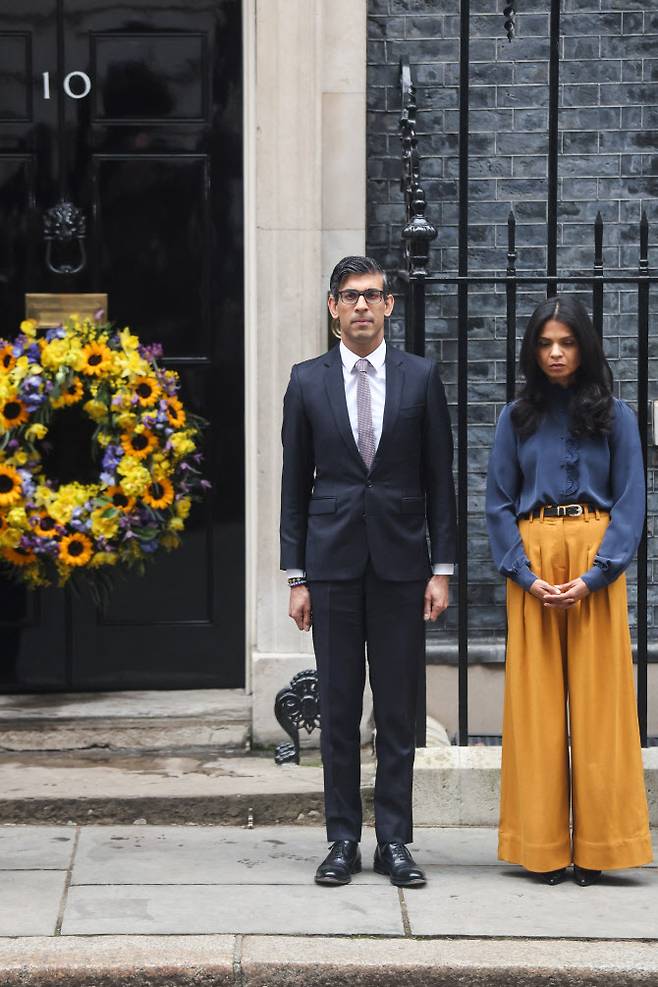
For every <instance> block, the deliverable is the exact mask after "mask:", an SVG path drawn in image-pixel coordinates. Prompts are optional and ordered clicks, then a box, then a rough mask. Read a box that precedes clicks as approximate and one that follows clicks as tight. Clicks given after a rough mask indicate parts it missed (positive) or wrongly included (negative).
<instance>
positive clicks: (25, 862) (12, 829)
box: [0, 826, 75, 870]
mask: <svg viewBox="0 0 658 987" xmlns="http://www.w3.org/2000/svg"><path fill="white" fill-rule="evenodd" d="M74 843H75V829H74V828H73V827H71V826H0V870H66V869H67V868H68V866H69V864H70V862H71V855H72V853H73V846H74Z"/></svg>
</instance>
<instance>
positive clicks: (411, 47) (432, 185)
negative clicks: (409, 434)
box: [367, 0, 658, 654]
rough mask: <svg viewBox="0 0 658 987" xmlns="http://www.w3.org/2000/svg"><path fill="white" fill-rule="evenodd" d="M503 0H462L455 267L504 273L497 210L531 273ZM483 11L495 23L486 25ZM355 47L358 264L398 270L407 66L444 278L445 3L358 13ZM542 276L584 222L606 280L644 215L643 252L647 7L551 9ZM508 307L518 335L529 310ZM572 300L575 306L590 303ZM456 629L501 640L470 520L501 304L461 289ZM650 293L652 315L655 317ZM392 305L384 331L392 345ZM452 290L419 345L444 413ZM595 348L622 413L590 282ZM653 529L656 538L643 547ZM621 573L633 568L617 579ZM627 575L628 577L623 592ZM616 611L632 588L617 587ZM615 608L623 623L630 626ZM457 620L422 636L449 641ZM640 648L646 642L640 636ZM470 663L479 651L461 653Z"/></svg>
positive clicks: (452, 74)
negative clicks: (555, 180)
mask: <svg viewBox="0 0 658 987" xmlns="http://www.w3.org/2000/svg"><path fill="white" fill-rule="evenodd" d="M503 6H504V4H503V3H502V0H501V2H500V3H499V4H496V3H494V2H492V0H471V42H470V44H471V71H470V79H471V81H470V106H471V114H470V141H469V147H470V168H469V198H470V209H469V265H470V270H471V271H477V270H497V271H499V272H504V270H505V266H506V243H507V226H506V222H507V215H508V213H509V210H510V208H513V209H514V212H515V215H516V219H517V251H518V261H517V266H518V270H519V271H523V272H541V271H542V270H544V269H545V264H546V195H547V174H548V156H547V151H548V136H547V127H548V109H547V105H548V55H549V40H548V35H549V10H550V2H549V0H520V2H519V4H518V7H519V10H520V11H521V12H520V13H519V14H518V15H517V18H516V24H517V37H516V38H515V39H514V40H513V41H512V42H511V43H509V42H508V40H507V38H506V35H505V30H504V23H503V22H504V18H503V16H502V9H503ZM495 7H498V8H499V11H500V12H498V13H491V11H492V9H494V8H495ZM368 28H369V42H368V107H369V111H368V234H367V241H368V251H369V252H370V253H372V254H373V255H374V256H376V257H377V258H378V259H379V260H380V261H381V262H382V263H383V264H384V265H385V266H386V268H387V269H388V270H389V271H394V270H396V269H397V268H398V266H399V263H400V229H401V225H402V223H403V205H402V197H401V194H400V190H399V175H400V143H399V138H398V118H399V110H400V96H399V90H398V63H399V59H400V56H401V55H403V54H406V55H407V56H408V57H409V60H410V62H411V66H412V74H413V77H414V80H415V82H416V85H417V88H418V106H419V113H418V132H419V138H420V140H419V148H420V151H421V155H422V164H421V174H422V178H423V184H424V187H425V190H426V193H427V196H428V217H429V218H430V219H431V221H432V222H433V223H434V224H435V225H436V226H437V228H438V231H439V235H438V239H437V240H436V241H435V243H434V247H433V253H432V262H431V267H432V270H433V271H435V272H438V273H441V272H443V273H445V272H448V271H452V270H454V269H455V268H456V266H457V248H456V245H457V194H458V188H457V175H458V137H457V134H458V101H459V92H458V71H459V66H458V59H459V0H370V2H369V18H368ZM561 29H562V42H561V44H562V49H561V55H562V61H561V70H560V80H561V86H560V121H559V122H560V158H559V202H560V206H559V229H558V245H559V246H558V264H559V268H560V270H562V271H567V270H569V271H573V272H576V271H586V272H589V271H590V270H591V267H592V262H593V222H594V219H595V216H596V213H597V210H600V211H601V214H602V216H603V219H604V223H605V227H604V265H605V269H606V272H612V271H619V270H624V269H630V270H632V271H636V270H637V262H638V243H639V234H638V226H639V220H640V215H641V210H642V209H645V210H646V213H647V216H648V218H649V222H650V224H651V236H650V240H651V242H652V243H654V244H655V241H656V235H655V231H656V230H658V5H657V0H562V23H561ZM541 297H542V294H541V291H540V290H537V291H529V292H523V293H521V294H520V295H519V320H518V324H517V336H518V337H520V336H522V334H523V329H524V327H525V321H526V319H527V316H528V314H529V312H530V311H531V310H532V308H533V307H534V305H535V304H536V303H537V302H538V301H539V300H540V299H541ZM581 297H582V300H583V301H584V302H585V303H586V304H587V305H588V306H590V307H591V294H589V293H583V294H582V295H581ZM469 299H470V300H469V315H470V318H469V326H468V329H469V340H470V342H469V367H468V380H469V387H468V393H469V407H468V418H469V478H468V484H469V512H470V516H469V535H470V546H469V561H470V576H471V584H470V592H469V621H470V627H471V637H472V638H473V641H474V645H477V642H478V640H479V641H481V642H491V641H498V642H500V639H501V636H502V634H503V633H504V609H503V602H504V586H503V584H502V582H501V579H500V578H499V576H498V574H497V573H496V572H495V570H494V568H493V566H492V564H491V561H490V557H489V549H488V543H487V538H486V531H485V525H484V520H483V513H482V511H483V492H484V479H485V470H486V463H487V459H488V454H489V448H490V444H491V440H492V436H493V431H494V427H495V422H496V419H497V416H498V414H499V412H500V409H501V407H502V404H503V402H504V400H505V383H504V382H505V346H504V337H505V332H506V326H505V297H504V294H503V293H502V291H501V290H500V289H499V290H497V291H494V290H493V288H492V287H487V288H486V289H483V290H479V291H475V290H471V291H470V293H469ZM656 307H657V306H656V302H655V292H652V312H655V311H656ZM403 310H404V300H403V298H399V299H398V305H397V307H396V312H395V313H394V317H393V318H392V319H391V325H390V336H391V339H392V340H393V341H394V342H399V341H401V339H402V338H403V315H404V311H403ZM456 311H457V306H456V298H455V294H454V289H453V288H451V287H448V286H442V287H441V289H438V288H434V289H433V290H432V292H431V297H430V298H429V299H428V306H427V341H428V342H427V349H428V353H429V354H430V355H432V356H435V357H436V358H437V359H438V360H439V362H440V365H441V368H442V374H443V378H444V381H445V383H446V387H447V391H448V397H449V401H450V402H451V404H452V405H453V412H454V411H455V408H454V405H455V402H456V381H457V365H456V359H457V347H456V340H455V336H456ZM654 324H655V318H654V317H653V316H652V340H651V350H650V366H649V371H650V379H651V381H652V383H651V384H650V396H651V397H653V396H658V392H657V391H656V388H655V381H656V378H657V377H658V343H657V341H656V338H655V336H653V326H654ZM604 335H605V348H606V353H607V355H608V357H609V359H610V361H611V366H612V368H613V372H614V374H615V378H616V392H617V394H618V395H619V396H620V397H622V398H624V399H625V400H628V401H629V402H630V403H631V404H633V405H634V406H635V398H636V386H637V385H636V380H637V359H636V357H637V339H636V336H637V293H636V291H634V290H633V289H632V288H628V289H624V290H620V289H619V288H616V287H607V288H606V293H605V315H604ZM657 463H658V460H657V459H656V456H655V455H654V452H653V450H650V466H651V467H652V468H651V470H650V475H649V508H650V512H651V513H650V529H649V530H650V541H649V553H650V556H651V562H650V572H649V578H650V581H651V584H650V590H649V592H650V607H649V623H650V625H652V624H654V622H655V623H657V624H658V527H656V526H655V518H654V515H655V514H656V512H658V479H656V471H655V467H656V465H657ZM654 532H655V534H654ZM633 568H634V567H633ZM633 568H632V569H631V570H630V571H629V580H630V582H631V583H632V582H633V580H634V571H633ZM630 595H631V604H632V601H633V599H634V586H633V585H631V589H630ZM632 611H633V608H632V605H631V617H632V618H633V612H632ZM456 616H457V615H456V610H455V609H454V608H452V609H451V611H450V612H449V613H448V615H447V619H446V620H445V621H444V624H443V627H442V628H441V630H440V631H437V632H435V633H436V635H437V637H438V638H439V642H440V640H441V637H442V635H443V636H445V635H454V632H455V630H456ZM650 640H651V634H650ZM474 651H475V653H476V654H477V653H478V648H477V647H475V649H474Z"/></svg>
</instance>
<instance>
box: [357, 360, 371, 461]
mask: <svg viewBox="0 0 658 987" xmlns="http://www.w3.org/2000/svg"><path fill="white" fill-rule="evenodd" d="M354 366H355V367H356V369H357V371H358V373H359V377H358V380H357V384H356V409H357V430H358V433H359V442H358V446H359V452H360V453H361V459H362V460H363V462H364V463H365V464H366V466H367V467H368V469H370V467H371V466H372V461H373V459H374V458H375V434H374V432H373V429H372V408H371V405H370V382H369V380H368V367H370V366H372V364H371V363H370V360H357V361H356V363H355V364H354Z"/></svg>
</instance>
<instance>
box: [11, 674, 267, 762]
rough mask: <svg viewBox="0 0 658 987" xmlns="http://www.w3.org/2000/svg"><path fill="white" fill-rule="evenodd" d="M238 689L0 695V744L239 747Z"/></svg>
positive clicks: (244, 720)
mask: <svg viewBox="0 0 658 987" xmlns="http://www.w3.org/2000/svg"><path fill="white" fill-rule="evenodd" d="M250 734H251V697H250V696H248V695H246V694H245V692H244V690H242V689H186V690H180V691H173V690H172V691H160V690H158V691H151V690H143V691H130V692H128V691H126V692H103V693H99V692H94V693H69V694H60V693H57V694H52V693H51V694H48V695H28V694H26V695H4V696H0V750H2V751H66V750H93V749H106V750H130V751H135V750H168V751H172V750H181V749H187V748H208V749H210V750H214V751H216V750H222V749H238V750H244V749H245V747H246V746H247V745H248V742H249V738H250Z"/></svg>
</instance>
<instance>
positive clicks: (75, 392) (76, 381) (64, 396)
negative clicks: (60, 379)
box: [51, 377, 84, 408]
mask: <svg viewBox="0 0 658 987" xmlns="http://www.w3.org/2000/svg"><path fill="white" fill-rule="evenodd" d="M83 394H84V387H83V386H82V381H81V380H80V378H79V377H73V379H72V380H70V381H69V382H68V384H66V386H65V387H64V389H63V390H62V393H61V394H60V396H59V397H58V398H54V399H53V401H51V404H52V407H53V408H65V407H67V405H71V404H77V403H78V401H79V400H80V399H81V397H82V395H83Z"/></svg>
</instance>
